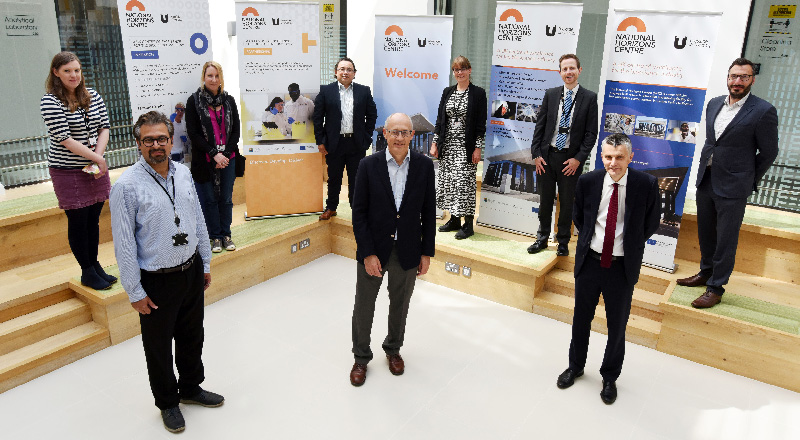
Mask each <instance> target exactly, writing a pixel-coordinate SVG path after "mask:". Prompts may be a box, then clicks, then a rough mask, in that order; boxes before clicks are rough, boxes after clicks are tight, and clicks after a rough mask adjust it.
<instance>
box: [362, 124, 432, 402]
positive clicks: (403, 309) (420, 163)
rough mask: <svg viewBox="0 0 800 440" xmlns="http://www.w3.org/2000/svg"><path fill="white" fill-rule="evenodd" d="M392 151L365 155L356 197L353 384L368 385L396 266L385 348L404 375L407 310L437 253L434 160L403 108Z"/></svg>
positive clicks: (395, 370)
mask: <svg viewBox="0 0 800 440" xmlns="http://www.w3.org/2000/svg"><path fill="white" fill-rule="evenodd" d="M383 135H384V136H385V137H386V139H387V140H388V146H387V147H386V149H385V150H382V151H379V152H377V153H375V154H373V155H371V156H369V157H368V158H366V159H364V161H363V162H362V163H361V166H360V167H359V169H358V177H357V178H356V184H355V194H354V198H353V233H354V234H355V237H356V259H357V260H358V269H357V271H358V273H357V281H356V298H355V307H354V308H353V328H352V330H353V355H354V356H355V364H353V368H352V370H351V371H350V383H351V384H353V385H354V386H361V385H363V384H364V381H365V380H366V375H367V363H368V362H369V361H370V360H372V350H371V349H370V346H369V345H370V333H371V331H372V318H373V315H374V313H375V299H376V297H377V296H378V290H379V289H380V287H381V282H382V281H383V275H384V274H385V273H386V272H389V285H388V286H387V287H388V290H389V334H388V335H387V336H386V339H384V341H383V350H384V351H385V352H386V358H387V359H388V360H389V370H390V371H391V372H392V374H394V375H395V376H397V375H400V374H403V371H404V368H405V364H404V363H403V358H402V357H400V347H402V346H403V335H404V334H405V327H406V316H407V315H408V306H409V303H410V301H411V294H412V292H413V291H414V282H415V279H416V276H417V275H425V273H427V272H428V267H429V266H430V262H431V257H433V254H434V238H435V234H436V231H435V228H436V209H435V206H436V191H435V189H434V173H433V162H432V161H431V160H430V159H429V158H427V157H425V156H423V155H421V154H419V153H416V152H414V151H409V149H408V145H409V144H410V143H411V138H412V137H413V136H414V130H413V126H412V123H411V118H409V117H408V116H407V115H405V114H402V113H395V114H393V115H392V116H389V118H388V119H387V120H386V124H385V125H384V129H383Z"/></svg>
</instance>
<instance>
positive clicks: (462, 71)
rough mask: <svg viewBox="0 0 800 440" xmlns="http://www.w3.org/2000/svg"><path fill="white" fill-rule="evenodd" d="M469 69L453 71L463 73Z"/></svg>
mask: <svg viewBox="0 0 800 440" xmlns="http://www.w3.org/2000/svg"><path fill="white" fill-rule="evenodd" d="M467 70H469V69H453V73H464V72H466V71H467Z"/></svg>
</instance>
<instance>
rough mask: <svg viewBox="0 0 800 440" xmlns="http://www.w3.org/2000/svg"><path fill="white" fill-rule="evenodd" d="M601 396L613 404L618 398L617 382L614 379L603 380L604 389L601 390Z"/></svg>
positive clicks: (605, 401) (604, 401)
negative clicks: (609, 380)
mask: <svg viewBox="0 0 800 440" xmlns="http://www.w3.org/2000/svg"><path fill="white" fill-rule="evenodd" d="M600 398H601V399H602V400H603V403H605V404H606V405H611V404H612V403H614V401H615V400H617V383H616V382H614V381H611V382H606V381H605V380H604V381H603V389H602V390H601V391H600Z"/></svg>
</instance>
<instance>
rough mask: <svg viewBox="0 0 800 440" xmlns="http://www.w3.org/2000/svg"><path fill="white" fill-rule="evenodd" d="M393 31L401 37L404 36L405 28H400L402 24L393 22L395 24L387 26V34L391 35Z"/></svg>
mask: <svg viewBox="0 0 800 440" xmlns="http://www.w3.org/2000/svg"><path fill="white" fill-rule="evenodd" d="M392 33H395V34H397V35H398V36H400V37H402V36H403V30H402V29H400V26H398V25H396V24H393V25H391V26H389V27H387V28H386V32H385V34H386V35H391V34H392Z"/></svg>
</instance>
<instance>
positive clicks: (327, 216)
mask: <svg viewBox="0 0 800 440" xmlns="http://www.w3.org/2000/svg"><path fill="white" fill-rule="evenodd" d="M331 217H336V211H331V210H330V209H328V208H325V211H323V212H322V214H321V215H320V216H319V219H320V220H330V219H331Z"/></svg>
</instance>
